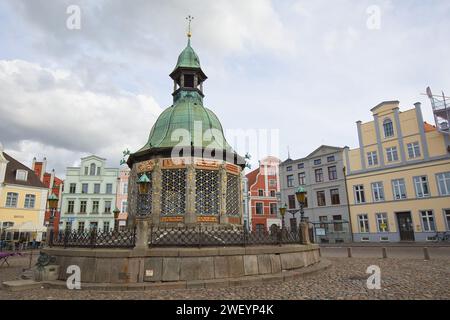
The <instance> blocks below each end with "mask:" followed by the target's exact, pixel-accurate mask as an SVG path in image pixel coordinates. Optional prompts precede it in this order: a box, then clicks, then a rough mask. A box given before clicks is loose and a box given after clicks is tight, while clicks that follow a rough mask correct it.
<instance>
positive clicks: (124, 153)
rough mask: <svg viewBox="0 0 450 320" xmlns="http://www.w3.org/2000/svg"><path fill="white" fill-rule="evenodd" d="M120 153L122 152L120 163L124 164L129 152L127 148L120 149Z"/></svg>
mask: <svg viewBox="0 0 450 320" xmlns="http://www.w3.org/2000/svg"><path fill="white" fill-rule="evenodd" d="M122 154H123V158H122V160H120V165H124V164H126V163H127V160H128V157H129V156H130V154H131V152H130V150H128V148H127V149H126V150H124V151H122ZM125 158H126V159H125Z"/></svg>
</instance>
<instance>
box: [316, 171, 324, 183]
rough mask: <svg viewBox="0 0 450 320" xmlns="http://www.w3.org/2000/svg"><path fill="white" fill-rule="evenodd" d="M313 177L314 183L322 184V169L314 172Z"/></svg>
mask: <svg viewBox="0 0 450 320" xmlns="http://www.w3.org/2000/svg"><path fill="white" fill-rule="evenodd" d="M315 176H316V182H322V181H323V170H322V168H320V169H316V170H315Z"/></svg>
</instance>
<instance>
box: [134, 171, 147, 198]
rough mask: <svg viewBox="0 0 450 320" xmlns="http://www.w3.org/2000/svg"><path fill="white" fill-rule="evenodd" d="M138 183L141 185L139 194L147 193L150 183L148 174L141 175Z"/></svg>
mask: <svg viewBox="0 0 450 320" xmlns="http://www.w3.org/2000/svg"><path fill="white" fill-rule="evenodd" d="M137 183H138V185H139V194H147V193H148V187H149V185H150V179H149V178H148V176H147V175H146V174H145V173H144V174H143V175H141V176H140V177H139V179H138V181H137Z"/></svg>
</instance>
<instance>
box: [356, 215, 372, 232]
mask: <svg viewBox="0 0 450 320" xmlns="http://www.w3.org/2000/svg"><path fill="white" fill-rule="evenodd" d="M358 224H359V232H360V233H368V232H369V218H368V217H367V214H360V215H358Z"/></svg>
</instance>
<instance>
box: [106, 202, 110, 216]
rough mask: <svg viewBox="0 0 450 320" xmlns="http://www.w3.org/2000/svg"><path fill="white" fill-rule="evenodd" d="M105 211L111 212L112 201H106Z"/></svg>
mask: <svg viewBox="0 0 450 320" xmlns="http://www.w3.org/2000/svg"><path fill="white" fill-rule="evenodd" d="M105 213H111V201H105Z"/></svg>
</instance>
